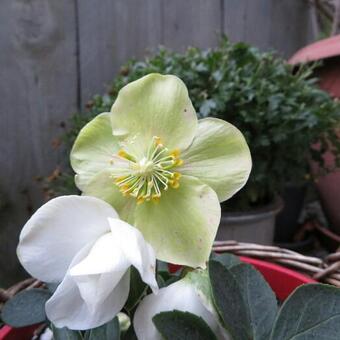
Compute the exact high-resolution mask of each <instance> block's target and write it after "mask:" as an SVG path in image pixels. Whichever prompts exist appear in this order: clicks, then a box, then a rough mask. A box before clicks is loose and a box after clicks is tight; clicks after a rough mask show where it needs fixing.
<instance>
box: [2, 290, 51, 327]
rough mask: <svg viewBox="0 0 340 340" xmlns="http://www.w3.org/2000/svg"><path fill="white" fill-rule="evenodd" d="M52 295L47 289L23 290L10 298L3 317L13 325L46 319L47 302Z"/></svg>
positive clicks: (19, 325) (22, 324) (5, 321)
mask: <svg viewBox="0 0 340 340" xmlns="http://www.w3.org/2000/svg"><path fill="white" fill-rule="evenodd" d="M50 297H51V293H50V292H49V291H48V290H46V289H41V288H32V289H28V290H23V291H22V292H20V293H18V294H16V295H15V296H14V297H13V298H11V299H10V300H8V301H7V302H6V303H5V305H4V306H3V308H2V313H1V318H2V320H3V322H4V323H6V324H8V325H10V326H12V327H25V326H30V325H34V324H36V323H41V322H44V321H46V320H47V319H46V313H45V303H46V301H47V300H48V299H49V298H50Z"/></svg>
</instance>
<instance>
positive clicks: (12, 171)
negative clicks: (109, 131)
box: [0, 0, 77, 285]
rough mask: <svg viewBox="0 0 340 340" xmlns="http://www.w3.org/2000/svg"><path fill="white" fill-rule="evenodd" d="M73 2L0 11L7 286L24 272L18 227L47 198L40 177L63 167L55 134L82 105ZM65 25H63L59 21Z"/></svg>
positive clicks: (2, 278)
mask: <svg viewBox="0 0 340 340" xmlns="http://www.w3.org/2000/svg"><path fill="white" fill-rule="evenodd" d="M74 14H75V11H74V2H73V1H70V0H59V1H54V0H31V1H24V0H3V1H2V2H1V11H0V24H1V29H0V94H1V100H0V114H1V125H0V187H1V188H2V191H3V197H5V200H6V202H7V204H8V207H7V208H6V210H3V211H2V213H1V214H0V218H1V222H0V223H1V228H0V243H1V247H0V268H1V270H0V285H5V284H7V283H10V282H11V281H13V280H14V279H15V277H16V274H17V273H18V272H19V271H20V269H19V265H18V261H17V259H16V254H15V249H16V244H17V242H18V233H19V231H20V229H21V227H22V225H23V224H24V222H25V220H26V219H27V218H28V216H29V215H30V213H31V212H32V211H33V210H35V209H36V208H37V207H38V206H39V205H40V204H41V203H42V195H41V190H40V188H38V185H37V184H36V183H35V182H34V177H36V176H41V175H47V174H49V172H50V171H51V170H52V169H53V168H54V167H55V166H56V164H57V161H58V157H59V156H60V155H59V154H58V153H57V152H53V150H52V147H51V142H52V139H53V138H54V137H55V136H57V135H58V134H59V133H60V131H59V129H60V127H59V124H60V121H62V120H64V119H65V118H66V117H67V116H68V115H69V114H70V113H71V111H74V110H76V108H77V73H76V55H75V54H76V43H75V20H74ZM60 23H62V24H60Z"/></svg>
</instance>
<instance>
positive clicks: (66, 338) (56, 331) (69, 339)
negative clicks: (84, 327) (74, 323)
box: [51, 325, 83, 340]
mask: <svg viewBox="0 0 340 340" xmlns="http://www.w3.org/2000/svg"><path fill="white" fill-rule="evenodd" d="M51 330H52V333H53V340H83V335H82V333H81V332H80V331H72V330H71V329H68V328H66V327H64V328H57V327H55V326H54V325H51Z"/></svg>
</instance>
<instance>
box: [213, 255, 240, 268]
mask: <svg viewBox="0 0 340 340" xmlns="http://www.w3.org/2000/svg"><path fill="white" fill-rule="evenodd" d="M210 259H211V260H214V261H218V262H220V263H222V264H223V265H224V266H225V267H226V268H228V269H230V268H232V267H234V266H236V265H238V264H240V263H241V260H240V259H239V258H238V257H237V256H235V255H232V254H227V253H223V254H218V253H211V256H210Z"/></svg>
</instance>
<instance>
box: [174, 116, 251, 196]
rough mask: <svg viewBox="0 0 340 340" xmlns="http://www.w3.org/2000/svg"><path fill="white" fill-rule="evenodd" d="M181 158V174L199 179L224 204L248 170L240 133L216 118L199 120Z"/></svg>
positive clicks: (246, 147) (244, 146)
mask: <svg viewBox="0 0 340 340" xmlns="http://www.w3.org/2000/svg"><path fill="white" fill-rule="evenodd" d="M181 158H182V159H183V160H184V164H183V165H182V166H181V167H180V168H178V171H179V172H181V173H182V174H186V175H190V176H194V177H197V178H199V179H200V180H201V181H202V182H204V183H206V184H207V185H209V186H210V187H211V188H212V189H213V190H215V192H216V193H217V195H218V198H219V200H220V202H223V201H225V200H227V199H228V198H230V197H231V196H233V195H234V194H235V193H236V192H237V191H239V190H240V189H241V188H242V187H243V186H244V185H245V184H246V182H247V180H248V177H249V174H250V171H251V166H252V162H251V155H250V151H249V147H248V145H247V142H246V141H245V139H244V137H243V135H242V133H241V132H240V131H239V130H238V129H237V128H236V127H235V126H233V125H231V124H229V123H227V122H225V121H224V120H221V119H217V118H205V119H202V120H200V121H199V123H198V129H197V132H196V136H195V138H194V140H193V143H192V144H191V145H190V147H189V148H188V149H187V150H185V151H184V152H183V153H182V155H181Z"/></svg>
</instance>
